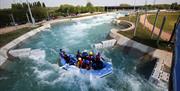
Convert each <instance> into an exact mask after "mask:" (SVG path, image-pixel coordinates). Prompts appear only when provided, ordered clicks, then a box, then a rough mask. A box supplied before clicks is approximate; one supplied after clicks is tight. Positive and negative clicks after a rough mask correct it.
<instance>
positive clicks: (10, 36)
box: [0, 27, 37, 47]
mask: <svg viewBox="0 0 180 91" xmlns="http://www.w3.org/2000/svg"><path fill="white" fill-rule="evenodd" d="M35 28H37V27H34V28H30V27H25V28H22V29H18V30H15V31H12V32H9V33H5V34H0V47H2V46H4V45H6V44H7V43H9V42H10V41H12V40H14V39H16V38H18V37H19V36H21V35H23V34H25V33H27V32H29V31H31V30H32V29H35Z"/></svg>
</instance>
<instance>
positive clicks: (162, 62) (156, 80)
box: [109, 29, 172, 89]
mask: <svg viewBox="0 0 180 91" xmlns="http://www.w3.org/2000/svg"><path fill="white" fill-rule="evenodd" d="M117 32H118V30H116V29H111V31H110V34H109V35H110V36H111V37H112V38H114V39H116V40H117V41H118V42H117V44H118V45H120V46H128V47H131V48H135V49H138V50H140V51H141V52H144V53H147V54H148V55H151V56H152V57H154V58H157V59H158V62H159V63H158V64H157V65H156V66H155V67H154V69H153V72H152V74H151V77H150V78H149V81H150V82H152V83H153V84H155V85H156V86H159V87H162V88H165V89H166V87H167V83H168V81H169V74H170V73H167V72H165V71H163V70H162V68H163V67H164V66H167V67H169V68H171V65H172V53H171V52H168V51H164V50H160V49H155V48H152V47H150V46H147V45H144V44H141V43H139V42H136V41H134V40H131V39H129V38H127V37H125V36H123V35H121V34H119V33H117Z"/></svg>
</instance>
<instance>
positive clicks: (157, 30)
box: [140, 14, 171, 40]
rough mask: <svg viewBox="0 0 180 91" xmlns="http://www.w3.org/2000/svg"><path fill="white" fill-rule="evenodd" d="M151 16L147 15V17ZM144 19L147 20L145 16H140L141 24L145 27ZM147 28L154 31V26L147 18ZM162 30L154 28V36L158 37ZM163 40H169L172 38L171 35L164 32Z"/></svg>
mask: <svg viewBox="0 0 180 91" xmlns="http://www.w3.org/2000/svg"><path fill="white" fill-rule="evenodd" d="M148 15H150V14H147V16H148ZM144 19H145V14H144V15H141V16H140V23H141V24H143V25H144ZM145 27H146V28H148V30H149V31H152V29H153V25H152V24H151V23H149V21H148V20H147V18H146V23H145ZM159 31H160V29H159V28H157V27H155V28H154V34H156V35H158V34H159ZM160 37H161V38H162V39H163V40H169V39H170V37H171V34H169V33H167V32H164V31H162V34H161V36H160Z"/></svg>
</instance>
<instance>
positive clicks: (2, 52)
mask: <svg viewBox="0 0 180 91" xmlns="http://www.w3.org/2000/svg"><path fill="white" fill-rule="evenodd" d="M104 15H107V14H106V13H104V14H97V15H91V16H85V17H78V18H68V19H56V20H51V21H47V22H45V23H43V26H41V27H39V28H37V29H34V30H32V31H30V32H27V33H25V34H24V35H22V36H20V37H18V38H16V39H14V40H13V41H11V42H9V43H8V44H6V45H5V46H3V47H2V48H1V49H0V66H1V65H2V64H3V63H4V62H5V61H6V60H7V58H8V56H7V52H8V51H9V50H11V49H13V48H15V47H16V46H17V45H18V44H19V43H21V42H23V41H25V40H26V39H28V38H30V37H32V36H34V35H35V34H37V33H39V32H41V31H45V29H47V28H50V27H51V24H54V23H58V22H66V21H75V20H82V19H89V18H92V17H96V16H104Z"/></svg>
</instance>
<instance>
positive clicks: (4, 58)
mask: <svg viewBox="0 0 180 91" xmlns="http://www.w3.org/2000/svg"><path fill="white" fill-rule="evenodd" d="M6 60H7V58H6V57H4V56H2V55H0V65H2V64H3V63H4V62H6Z"/></svg>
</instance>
